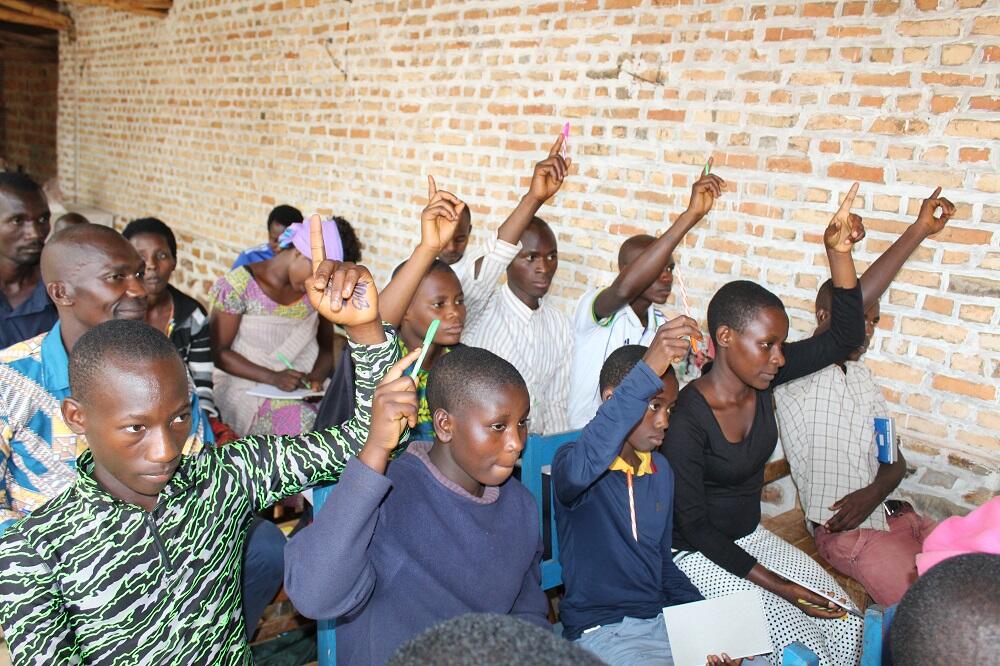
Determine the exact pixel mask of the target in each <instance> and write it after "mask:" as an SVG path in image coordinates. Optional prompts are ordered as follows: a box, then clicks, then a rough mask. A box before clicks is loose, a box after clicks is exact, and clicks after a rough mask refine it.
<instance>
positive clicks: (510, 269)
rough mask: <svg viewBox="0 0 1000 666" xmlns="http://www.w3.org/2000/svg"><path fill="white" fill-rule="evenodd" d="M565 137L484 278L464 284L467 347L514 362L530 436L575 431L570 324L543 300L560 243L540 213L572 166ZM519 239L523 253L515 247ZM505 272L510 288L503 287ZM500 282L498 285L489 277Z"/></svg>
mask: <svg viewBox="0 0 1000 666" xmlns="http://www.w3.org/2000/svg"><path fill="white" fill-rule="evenodd" d="M562 142H563V137H562V136H561V135H560V137H559V138H558V139H557V140H556V142H555V144H554V145H553V146H552V149H551V150H550V151H549V156H548V158H547V159H545V160H542V161H541V162H539V163H538V164H536V165H535V170H534V174H533V176H532V178H531V186H530V188H529V189H528V192H527V194H525V195H524V196H523V197H522V198H521V201H520V203H519V204H518V206H517V208H515V209H514V211H513V212H512V213H511V214H510V216H509V217H508V218H507V220H506V221H505V222H504V223H503V224H502V225H500V229H499V230H498V231H497V240H496V243H494V245H493V248H492V249H491V250H490V251H489V252H487V253H486V255H485V256H484V257H483V258H482V262H481V266H480V271H479V275H478V276H476V277H475V278H473V279H472V280H471V282H470V283H469V284H467V285H465V295H466V307H467V310H468V324H467V326H466V329H465V333H463V335H462V342H463V343H465V344H467V345H471V346H473V347H482V348H483V349H489V350H490V351H491V352H493V353H495V354H498V355H500V356H501V357H502V358H504V359H506V360H508V361H510V362H511V363H512V364H513V365H514V367H515V368H517V370H518V372H520V373H521V376H522V377H524V380H525V382H527V384H528V393H529V395H530V396H531V423H530V430H531V432H537V433H555V432H565V431H566V430H569V423H568V421H567V419H566V411H567V404H566V401H567V398H568V396H569V359H570V353H571V350H572V346H573V337H572V334H571V333H570V326H569V319H568V318H567V317H566V315H565V314H563V313H562V312H561V311H559V310H558V309H556V308H555V307H554V306H552V305H550V304H549V303H548V302H547V301H545V300H544V297H545V295H546V294H547V293H548V292H549V287H551V286H552V277H553V276H554V275H555V272H556V269H557V268H558V267H559V256H558V253H557V249H556V236H555V234H554V233H552V229H551V228H549V225H548V224H546V223H545V221H544V220H542V219H541V218H538V217H535V216H534V215H535V213H537V212H538V209H539V208H541V206H542V204H544V203H545V202H546V201H548V200H549V199H550V198H552V197H553V196H554V195H555V194H556V192H558V191H559V188H560V187H561V186H562V182H563V179H564V178H565V177H566V174H567V172H568V170H569V168H570V165H571V160H569V159H566V160H564V159H563V158H562V157H561V156H560V155H559V149H560V148H561V147H562ZM518 240H520V249H519V248H518V247H517V246H516V245H514V243H517V242H518ZM497 268H500V270H501V271H502V270H506V272H507V282H506V284H500V272H499V271H498V270H497ZM494 275H495V276H496V277H495V279H493V280H492V281H487V278H490V277H493V276H494Z"/></svg>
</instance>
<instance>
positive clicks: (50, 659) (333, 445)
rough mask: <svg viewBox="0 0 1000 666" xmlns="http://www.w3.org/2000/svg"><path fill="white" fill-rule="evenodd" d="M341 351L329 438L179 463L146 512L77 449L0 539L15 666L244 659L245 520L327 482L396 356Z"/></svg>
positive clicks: (260, 445) (0, 585)
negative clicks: (336, 421)
mask: <svg viewBox="0 0 1000 666" xmlns="http://www.w3.org/2000/svg"><path fill="white" fill-rule="evenodd" d="M387 337H388V338H389V340H387V341H386V342H385V343H383V344H381V345H378V346H374V347H366V346H360V345H359V346H352V355H353V360H354V365H355V368H356V377H357V381H356V383H355V391H356V397H355V399H356V404H357V409H356V413H355V416H354V418H353V419H351V420H350V421H347V422H346V423H344V424H343V425H341V426H338V427H336V428H330V429H329V430H325V431H320V432H314V433H309V434H305V435H299V436H295V437H247V438H245V439H242V440H240V441H238V442H234V443H232V444H228V445H226V446H223V447H220V448H213V449H205V450H203V451H202V453H201V454H199V455H197V456H191V457H185V458H182V461H181V464H180V466H179V467H178V469H177V472H176V473H175V474H174V477H173V478H172V479H171V480H170V482H169V483H168V485H167V487H166V488H165V489H164V490H163V492H162V493H160V499H159V503H158V504H157V505H156V507H155V509H154V510H153V511H152V512H146V511H144V510H143V509H141V508H140V507H137V506H135V505H132V504H128V503H125V502H122V501H120V500H117V499H115V498H114V497H112V496H111V495H109V494H108V493H107V492H105V491H104V490H103V489H102V488H101V487H100V486H99V485H98V484H97V482H96V480H95V479H94V477H93V469H94V461H93V457H92V455H91V453H90V451H86V452H84V453H83V454H82V455H81V456H80V458H79V463H78V470H79V472H78V477H77V480H76V482H75V483H74V485H72V486H70V487H69V488H67V489H66V490H65V491H64V492H62V493H61V494H59V495H57V496H56V497H55V498H53V499H52V500H51V501H50V502H48V503H46V504H45V505H44V506H42V507H41V508H39V509H37V510H35V511H34V512H33V513H32V514H31V515H29V516H27V517H25V518H24V519H22V520H20V521H18V522H17V523H15V524H14V525H13V526H12V527H11V528H10V529H8V530H7V531H6V532H5V533H4V535H3V538H2V540H0V626H2V627H3V630H4V635H5V637H6V639H7V641H8V643H9V644H10V648H11V653H12V656H13V661H14V663H15V664H17V665H18V666H29V665H38V666H42V665H44V666H52V665H59V666H64V665H68V664H101V665H105V664H107V665H108V666H112V665H113V666H125V665H129V666H132V665H135V664H156V665H157V666H159V665H161V664H162V665H166V664H177V665H181V664H183V665H184V666H200V665H205V666H209V665H211V666H216V665H230V664H251V663H252V660H251V656H250V649H249V647H248V646H247V642H246V639H245V637H244V635H245V632H244V628H243V613H242V610H241V609H242V599H241V594H240V577H241V569H242V562H243V548H244V545H245V543H246V539H247V531H248V530H249V528H250V524H251V522H252V520H253V515H254V512H256V511H259V510H261V509H264V508H265V507H268V506H270V505H272V504H274V503H275V502H277V501H278V500H280V499H282V498H284V497H287V496H289V495H294V494H295V493H297V492H300V491H301V490H302V489H303V488H306V487H309V486H312V485H314V484H317V483H321V482H324V481H333V480H336V479H337V477H338V476H339V475H340V472H341V470H342V469H343V468H344V465H345V464H346V462H347V460H348V459H349V458H350V457H351V456H353V455H354V454H355V453H357V452H358V451H359V450H360V449H361V447H362V446H363V445H364V441H365V439H366V437H367V435H368V427H369V425H370V423H371V405H372V396H373V394H374V392H375V386H376V385H377V384H378V382H379V380H380V379H381V378H382V377H383V375H384V374H385V372H386V371H387V370H388V369H389V367H390V366H391V365H392V364H393V363H394V362H396V361H397V360H398V359H399V346H398V345H397V344H396V341H395V340H394V339H393V338H394V335H393V334H392V331H391V330H387Z"/></svg>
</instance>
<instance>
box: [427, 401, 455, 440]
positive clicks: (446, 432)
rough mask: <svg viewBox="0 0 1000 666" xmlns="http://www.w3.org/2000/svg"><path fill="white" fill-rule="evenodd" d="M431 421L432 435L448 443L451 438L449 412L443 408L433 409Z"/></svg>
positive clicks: (451, 425)
mask: <svg viewBox="0 0 1000 666" xmlns="http://www.w3.org/2000/svg"><path fill="white" fill-rule="evenodd" d="M431 422H432V423H433V424H434V435H435V436H436V437H437V439H438V441H440V442H445V443H448V442H450V441H451V440H452V427H453V424H452V422H451V414H449V413H448V412H446V411H444V410H443V409H435V410H434V415H433V416H431Z"/></svg>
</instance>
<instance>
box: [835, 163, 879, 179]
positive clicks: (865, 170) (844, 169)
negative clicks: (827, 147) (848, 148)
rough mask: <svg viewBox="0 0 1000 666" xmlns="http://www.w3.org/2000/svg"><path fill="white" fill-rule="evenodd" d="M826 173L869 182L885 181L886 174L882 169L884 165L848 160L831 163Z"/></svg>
mask: <svg viewBox="0 0 1000 666" xmlns="http://www.w3.org/2000/svg"><path fill="white" fill-rule="evenodd" d="M826 174H827V175H828V176H830V177H831V178H844V179H847V180H862V181H867V182H869V183H884V182H885V174H884V173H883V171H882V167H867V166H861V165H860V164H850V163H847V162H835V163H833V164H831V165H830V168H829V169H827V172H826Z"/></svg>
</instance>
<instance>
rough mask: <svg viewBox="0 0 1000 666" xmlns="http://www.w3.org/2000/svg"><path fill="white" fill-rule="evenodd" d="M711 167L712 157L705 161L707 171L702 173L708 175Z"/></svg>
mask: <svg viewBox="0 0 1000 666" xmlns="http://www.w3.org/2000/svg"><path fill="white" fill-rule="evenodd" d="M711 168H712V158H709V159H708V161H707V162H705V173H703V174H702V175H703V176H707V175H708V172H709V170H710V169H711Z"/></svg>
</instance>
